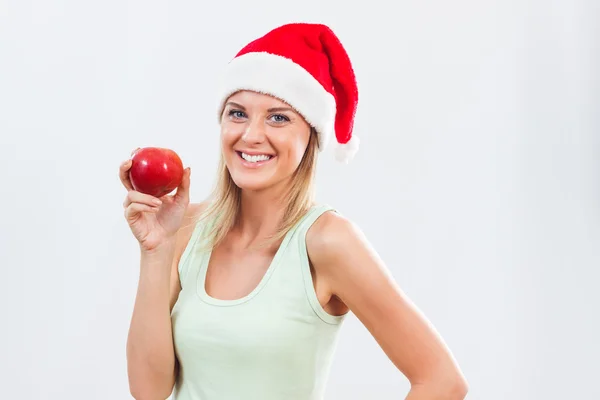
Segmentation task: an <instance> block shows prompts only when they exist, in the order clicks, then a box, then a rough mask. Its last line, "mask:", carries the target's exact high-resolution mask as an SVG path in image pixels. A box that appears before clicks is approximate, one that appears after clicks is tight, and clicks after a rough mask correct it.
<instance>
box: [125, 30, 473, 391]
mask: <svg viewBox="0 0 600 400" xmlns="http://www.w3.org/2000/svg"><path fill="white" fill-rule="evenodd" d="M357 101H358V91H357V86H356V79H355V76H354V72H353V69H352V66H351V63H350V60H349V58H348V55H347V54H346V51H345V50H344V48H343V46H342V44H341V43H340V42H339V40H338V38H337V37H336V35H335V34H334V33H333V32H332V31H331V30H330V29H329V28H328V27H327V26H324V25H319V24H287V25H284V26H280V27H278V28H276V29H274V30H272V31H270V32H268V33H267V34H266V35H264V36H262V37H260V38H258V39H256V40H254V41H252V42H251V43H249V44H248V45H247V46H245V47H244V48H243V49H242V50H241V51H239V52H238V54H237V55H236V56H235V58H234V59H233V60H232V61H231V62H230V63H228V65H227V67H226V68H225V73H224V77H223V85H222V90H221V93H220V97H219V108H218V115H219V121H220V127H221V156H222V157H221V163H220V168H219V176H218V184H217V185H216V188H215V191H214V193H213V195H212V196H211V197H210V198H209V199H208V200H207V201H205V202H203V203H199V204H195V203H194V204H190V202H189V188H190V174H191V171H190V169H189V168H187V169H186V171H185V174H184V179H183V182H182V183H181V185H180V187H179V188H178V189H177V191H176V193H175V194H174V195H167V196H164V197H162V198H160V199H157V198H154V197H152V196H149V195H145V194H142V193H139V192H136V191H135V190H133V188H132V186H131V183H130V181H129V179H128V170H129V168H130V167H131V160H127V161H126V162H124V163H123V164H122V165H121V168H120V176H121V180H122V182H123V184H124V186H125V187H126V189H127V191H128V194H127V197H126V200H125V202H124V207H125V218H126V220H127V222H128V223H129V225H130V228H131V231H132V232H133V234H134V236H135V237H136V239H137V240H138V241H139V244H140V250H141V265H140V279H139V287H138V292H137V296H136V301H135V306H134V311H133V316H132V320H131V326H130V331H129V336H128V342H127V361H128V376H129V385H130V389H131V393H132V395H133V397H134V398H136V399H143V400H147V399H165V398H167V397H168V396H169V395H170V394H171V393H172V392H173V394H174V398H175V399H177V400H223V399H235V400H242V399H257V400H258V399H260V400H294V399H298V400H316V399H322V398H323V396H324V392H325V387H326V382H327V376H328V373H329V368H330V365H331V362H332V357H333V356H334V350H335V344H336V338H337V335H338V332H339V329H340V327H341V326H342V323H343V321H344V319H345V317H346V316H347V315H348V313H349V312H352V313H354V314H355V315H356V316H357V317H358V319H359V320H360V321H361V322H362V323H363V324H364V325H365V326H366V328H368V330H369V331H370V332H371V333H372V334H373V336H374V337H375V339H376V340H377V342H378V343H379V344H380V345H381V347H382V349H383V350H384V351H385V353H386V354H387V355H388V356H389V358H390V359H391V361H392V362H393V363H394V364H395V365H396V366H397V368H398V369H399V370H400V371H401V372H402V373H403V374H404V375H405V376H406V377H407V378H408V379H409V381H410V383H411V390H410V392H409V394H408V397H407V399H409V400H430V399H463V398H464V397H465V395H466V392H467V384H466V380H465V379H464V377H463V375H462V373H461V371H460V369H459V367H458V365H457V363H456V361H455V360H454V359H453V357H452V355H451V352H450V351H449V350H448V348H447V347H446V346H445V344H444V342H443V340H442V339H441V338H440V336H439V335H438V334H437V333H436V331H435V330H434V328H433V327H432V326H431V324H429V323H428V321H427V320H426V319H425V318H424V316H423V315H422V314H421V313H420V312H419V311H418V310H417V309H416V307H415V306H414V305H413V304H412V303H411V302H410V300H409V299H408V298H407V297H406V296H405V295H404V294H403V292H402V291H401V290H400V288H399V287H398V286H397V284H396V283H395V282H394V281H393V280H392V278H391V276H390V274H389V273H388V272H387V269H386V267H385V265H384V264H383V263H382V261H381V259H380V258H379V257H378V255H377V253H376V252H375V251H374V250H373V249H372V248H371V247H370V245H369V243H368V241H367V239H366V238H365V237H364V236H363V235H362V234H361V232H360V231H359V229H358V228H357V227H356V226H355V225H354V224H353V223H352V222H351V221H349V220H348V219H347V218H345V217H344V216H342V215H340V214H339V213H337V212H336V211H335V210H334V209H333V208H331V207H330V206H328V205H326V204H315V203H314V199H313V192H314V174H315V167H316V163H317V158H318V156H319V153H320V151H321V150H323V149H324V148H325V147H326V146H327V145H328V143H329V142H331V141H336V142H337V145H338V149H337V151H338V153H337V155H338V157H339V159H340V160H341V161H346V162H347V161H349V159H350V158H351V157H352V156H353V155H354V153H356V151H357V149H358V139H357V138H356V137H355V136H353V135H352V126H353V122H354V114H355V110H356V106H357Z"/></svg>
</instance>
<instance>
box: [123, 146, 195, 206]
mask: <svg viewBox="0 0 600 400" xmlns="http://www.w3.org/2000/svg"><path fill="white" fill-rule="evenodd" d="M131 161H132V163H131V169H130V170H129V179H130V180H131V184H132V185H133V188H134V189H135V190H137V191H138V192H142V193H145V194H149V195H152V196H155V197H162V196H164V195H166V194H169V193H171V192H172V191H173V190H174V189H176V188H177V187H178V186H179V184H180V183H181V180H182V179H183V163H182V162H181V158H179V156H178V155H177V153H175V152H174V151H173V150H170V149H164V148H160V147H144V148H141V149H138V150H137V151H136V152H135V153H134V154H133V157H132V158H131Z"/></svg>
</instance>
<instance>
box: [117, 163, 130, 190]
mask: <svg viewBox="0 0 600 400" xmlns="http://www.w3.org/2000/svg"><path fill="white" fill-rule="evenodd" d="M132 162H133V161H132V160H131V158H130V159H128V160H126V161H123V162H122V163H121V165H120V166H119V179H121V183H122V184H123V186H125V188H126V189H127V190H133V185H132V184H131V179H129V170H130V169H131V164H132Z"/></svg>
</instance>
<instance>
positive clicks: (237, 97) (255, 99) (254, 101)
mask: <svg viewBox="0 0 600 400" xmlns="http://www.w3.org/2000/svg"><path fill="white" fill-rule="evenodd" d="M227 101H232V102H234V103H238V104H240V105H243V106H244V107H260V108H263V107H264V108H273V107H290V105H289V104H287V103H286V102H285V101H282V100H280V99H278V98H276V97H273V96H271V95H268V94H264V93H258V92H253V91H250V90H241V91H239V92H237V93H234V94H233V95H231V96H230V97H229V99H227Z"/></svg>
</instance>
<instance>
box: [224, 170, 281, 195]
mask: <svg viewBox="0 0 600 400" xmlns="http://www.w3.org/2000/svg"><path fill="white" fill-rule="evenodd" d="M231 178H232V179H233V182H234V183H235V184H236V186H237V187H239V188H240V189H242V190H248V191H252V192H258V191H261V190H265V189H268V188H269V187H271V186H273V183H272V182H270V181H269V180H266V179H260V178H257V177H249V176H239V175H236V174H232V175H231Z"/></svg>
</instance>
